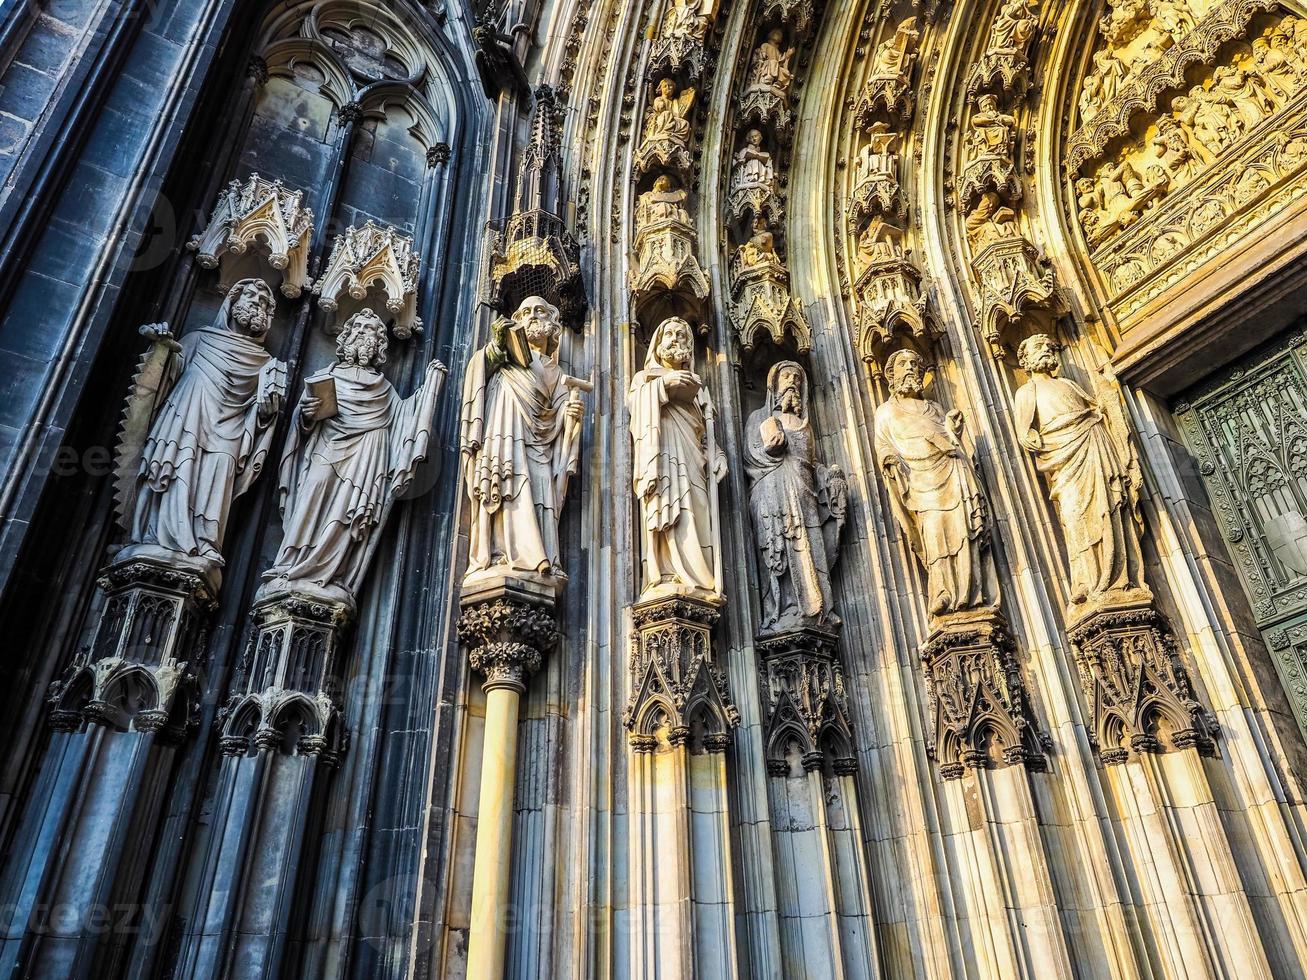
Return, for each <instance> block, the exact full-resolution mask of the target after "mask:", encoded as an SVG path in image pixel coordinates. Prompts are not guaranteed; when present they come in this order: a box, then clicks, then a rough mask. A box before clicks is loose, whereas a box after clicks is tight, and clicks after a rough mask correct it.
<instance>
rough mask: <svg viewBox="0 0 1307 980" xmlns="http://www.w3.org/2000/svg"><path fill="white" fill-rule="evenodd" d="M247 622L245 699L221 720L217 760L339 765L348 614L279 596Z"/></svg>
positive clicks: (335, 605)
mask: <svg viewBox="0 0 1307 980" xmlns="http://www.w3.org/2000/svg"><path fill="white" fill-rule="evenodd" d="M252 617H253V620H254V625H255V630H254V634H253V636H251V638H250V641H249V645H248V646H247V648H246V652H245V660H244V662H243V663H242V665H241V672H240V675H241V678H242V686H243V687H244V691H243V692H242V693H236V694H233V695H232V696H231V698H230V699H229V700H228V701H227V704H226V705H225V706H224V707H223V710H222V713H221V715H220V716H219V721H218V725H219V732H220V733H221V734H220V736H219V747H220V749H221V751H222V753H223V754H224V755H231V756H240V755H246V754H247V753H249V752H250V751H251V750H253V751H256V752H281V753H283V754H286V755H302V756H315V757H317V758H319V759H320V760H321V761H322V762H323V763H324V764H326V765H328V766H335V765H337V764H338V763H339V762H340V759H341V757H342V756H343V754H344V752H345V749H346V747H347V745H348V732H347V731H346V729H345V725H344V722H343V721H342V719H341V716H340V708H339V688H340V678H339V673H340V664H339V657H340V650H341V638H342V634H343V632H344V631H345V629H346V628H347V627H348V625H349V622H350V618H351V614H350V610H349V608H348V606H347V605H346V604H345V603H340V602H323V601H320V600H317V599H314V598H310V597H306V596H298V595H294V594H290V595H284V594H283V595H278V596H276V597H273V598H270V599H268V600H267V601H264V602H260V603H257V604H256V605H255V607H254V610H253V613H252Z"/></svg>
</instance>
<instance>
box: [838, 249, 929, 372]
mask: <svg viewBox="0 0 1307 980" xmlns="http://www.w3.org/2000/svg"><path fill="white" fill-rule="evenodd" d="M921 285H922V284H921V272H920V271H919V270H918V269H917V267H916V266H915V265H913V264H912V262H911V261H909V260H908V259H907V258H903V257H899V258H894V259H890V260H889V261H887V262H875V263H872V264H871V265H869V266H867V268H866V269H864V270H863V271H862V274H861V275H860V276H858V281H857V282H856V283H854V287H853V288H854V290H855V292H856V293H857V296H858V354H859V356H860V357H861V358H862V360H863V362H864V363H865V364H866V365H867V366H868V368H869V369H870V370H871V375H872V377H873V378H880V377H882V376H883V373H884V370H883V369H884V366H885V358H887V357H888V356H889V355H890V354H891V353H892V348H893V347H894V341H895V338H896V337H899V336H903V335H907V336H908V337H910V338H912V340H913V341H915V342H916V343H917V345H918V346H919V347H920V349H922V350H925V349H926V347H928V346H929V345H930V343H932V342H933V341H934V339H935V338H936V337H937V336H938V335H939V329H938V327H937V326H936V325H935V323H934V320H933V318H932V317H931V316H930V310H929V303H928V301H927V299H926V294H925V293H924V292H923V291H922V288H921Z"/></svg>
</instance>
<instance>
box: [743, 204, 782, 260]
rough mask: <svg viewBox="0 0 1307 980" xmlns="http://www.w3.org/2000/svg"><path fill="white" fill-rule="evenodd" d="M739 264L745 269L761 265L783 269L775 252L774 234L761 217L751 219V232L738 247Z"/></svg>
mask: <svg viewBox="0 0 1307 980" xmlns="http://www.w3.org/2000/svg"><path fill="white" fill-rule="evenodd" d="M739 260H740V265H741V267H743V268H746V269H760V268H763V267H766V268H772V269H775V270H776V271H777V272H780V271H783V265H782V263H781V257H780V256H779V255H777V254H776V236H775V235H773V234H772V232H771V229H770V228H768V227H767V222H766V221H765V220H763V219H762V218H761V217H758V218H754V219H753V233H752V234H751V235H750V236H749V239H748V241H746V242H745V243H744V244H743V245H741V246H740V249H739Z"/></svg>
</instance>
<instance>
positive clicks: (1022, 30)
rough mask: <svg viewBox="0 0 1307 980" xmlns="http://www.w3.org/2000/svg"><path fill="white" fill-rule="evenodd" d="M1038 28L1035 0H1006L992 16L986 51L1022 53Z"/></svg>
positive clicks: (1037, 10)
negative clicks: (992, 23) (996, 13)
mask: <svg viewBox="0 0 1307 980" xmlns="http://www.w3.org/2000/svg"><path fill="white" fill-rule="evenodd" d="M1038 29H1039V7H1038V6H1037V5H1036V4H1035V0H1006V2H1005V3H1004V4H1003V6H1002V7H1001V8H1000V9H999V12H998V16H996V17H995V18H994V26H993V27H992V28H991V29H990V32H989V49H988V51H987V52H986V53H987V54H988V53H993V54H1017V55H1024V54H1025V52H1026V46H1027V45H1028V44H1029V43H1030V39H1031V38H1033V37H1034V36H1035V31H1037V30H1038Z"/></svg>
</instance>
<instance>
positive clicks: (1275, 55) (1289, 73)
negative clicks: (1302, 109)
mask: <svg viewBox="0 0 1307 980" xmlns="http://www.w3.org/2000/svg"><path fill="white" fill-rule="evenodd" d="M1274 39H1275V35H1274V34H1271V35H1269V36H1264V37H1259V38H1257V39H1256V40H1254V41H1253V43H1252V61H1253V66H1254V68H1255V69H1256V72H1255V74H1256V75H1257V76H1258V77H1259V78H1260V79H1261V80H1262V82H1263V83H1264V84H1265V85H1266V88H1267V90H1268V92H1269V93H1270V95H1271V96H1272V101H1273V103H1274V104H1275V105H1276V106H1279V105H1283V104H1284V103H1285V102H1286V101H1287V100H1288V99H1289V97H1290V96H1291V95H1293V93H1294V90H1295V89H1296V88H1297V74H1296V72H1295V71H1294V66H1293V63H1292V62H1291V61H1290V60H1289V58H1288V56H1287V55H1286V54H1285V52H1284V51H1283V50H1282V49H1281V48H1279V47H1276V46H1275V44H1274Z"/></svg>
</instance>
